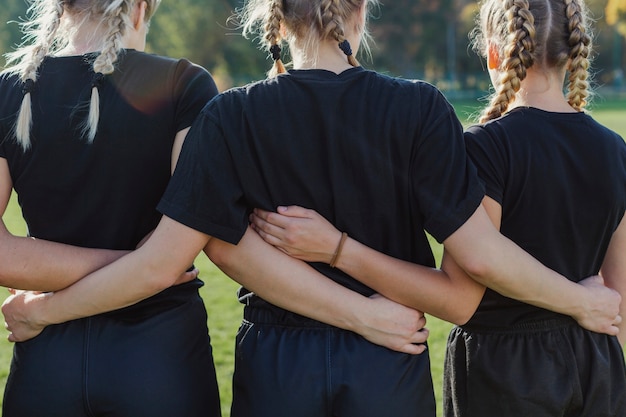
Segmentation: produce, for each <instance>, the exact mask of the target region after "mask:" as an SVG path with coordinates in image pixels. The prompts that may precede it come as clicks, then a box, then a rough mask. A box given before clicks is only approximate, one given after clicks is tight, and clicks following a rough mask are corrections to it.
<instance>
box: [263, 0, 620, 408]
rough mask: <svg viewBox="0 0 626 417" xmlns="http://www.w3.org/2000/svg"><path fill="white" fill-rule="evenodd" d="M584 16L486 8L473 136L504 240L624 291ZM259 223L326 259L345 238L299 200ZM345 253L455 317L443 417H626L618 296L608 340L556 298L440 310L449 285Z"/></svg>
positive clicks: (347, 260) (549, 5)
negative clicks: (484, 71)
mask: <svg viewBox="0 0 626 417" xmlns="http://www.w3.org/2000/svg"><path fill="white" fill-rule="evenodd" d="M585 10H586V9H585V5H584V3H583V2H582V1H566V2H561V1H539V0H534V1H530V2H527V1H509V2H502V1H495V0H494V1H492V0H487V1H485V2H483V3H482V5H481V13H480V22H479V26H478V29H477V31H475V32H474V33H475V34H476V35H477V37H476V42H475V45H476V47H477V50H478V51H479V52H480V53H481V54H483V55H484V56H485V57H486V59H487V62H488V67H489V69H490V75H491V77H492V80H493V82H494V85H495V86H496V90H497V92H496V94H495V95H494V97H493V99H492V102H491V104H490V106H489V107H488V108H487V109H486V110H485V112H484V113H483V114H484V116H483V118H482V122H483V123H484V124H482V125H478V126H474V127H472V128H470V129H469V130H468V132H467V133H466V139H467V146H468V150H469V155H470V157H471V159H472V160H473V161H474V162H475V164H476V165H477V167H478V171H479V175H480V176H481V178H483V179H484V181H485V183H486V188H487V197H486V198H485V200H484V202H483V205H484V207H485V209H486V211H487V212H488V214H489V216H490V217H491V219H492V221H493V223H494V224H495V225H496V226H497V227H498V228H500V229H501V231H502V233H503V234H504V235H505V236H507V237H509V238H511V239H512V240H513V241H515V242H517V243H519V245H520V246H521V247H522V248H523V249H525V250H527V251H528V252H529V253H531V254H532V255H534V256H535V257H536V258H537V259H539V260H540V261H541V262H542V263H544V264H545V265H547V266H549V267H551V268H554V269H555V270H556V271H559V272H561V273H562V274H564V275H566V276H568V277H570V279H571V280H572V281H574V282H579V281H581V280H582V279H583V278H585V277H586V276H588V275H592V274H597V273H599V272H601V274H602V276H603V278H604V280H605V282H606V284H607V285H609V286H610V287H612V288H615V289H616V290H618V291H619V293H620V294H621V295H622V296H624V294H626V258H625V257H624V256H623V253H624V250H625V248H626V225H625V224H624V223H625V222H624V220H623V216H624V210H625V207H626V187H624V185H625V184H626V146H625V144H624V141H623V139H622V138H620V137H619V136H618V135H616V134H615V133H614V132H611V131H609V130H608V129H606V128H605V127H603V126H601V125H599V124H598V123H596V122H595V121H594V120H593V119H592V118H591V117H590V116H589V115H586V114H585V113H583V112H582V109H583V108H584V105H585V102H586V97H587V96H588V94H589V93H588V91H587V89H588V85H587V81H586V79H587V77H588V68H589V61H588V56H589V54H590V48H591V46H590V40H591V38H590V35H589V28H588V27H587V21H586V14H585ZM566 72H568V73H569V74H570V75H569V92H568V94H567V96H565V95H564V94H563V92H562V85H563V83H564V78H565V74H566ZM590 173H593V175H590ZM572 180H574V181H573V182H572ZM253 221H254V224H255V227H256V229H257V230H258V231H259V233H260V234H261V235H262V236H263V237H264V238H265V239H266V240H267V241H268V242H270V243H272V244H275V245H277V246H278V247H279V248H281V249H282V250H284V251H285V252H287V253H289V254H291V255H293V256H297V257H298V258H300V259H305V260H308V261H322V262H330V260H329V259H331V257H332V254H333V253H334V252H333V251H334V248H335V245H336V242H337V240H338V239H339V235H340V232H339V231H337V230H336V229H335V228H334V227H332V226H331V225H330V224H329V223H328V222H326V221H325V220H324V219H323V218H321V217H320V216H319V215H318V214H317V213H315V212H313V211H311V210H305V209H303V208H301V207H280V208H279V213H278V214H276V213H268V212H264V211H261V210H257V211H256V215H255V216H253ZM444 243H445V242H444ZM340 255H341V256H340V258H339V259H335V262H336V266H337V267H338V268H342V269H343V270H344V271H346V272H348V273H350V274H351V275H353V276H354V277H357V278H358V279H360V280H361V281H363V282H365V283H367V284H369V285H372V286H373V287H374V288H375V289H377V290H378V291H380V292H381V293H383V294H385V295H386V296H388V297H390V298H392V299H394V300H396V301H401V302H403V303H406V304H407V305H411V306H413V307H415V308H420V309H423V310H424V311H426V312H432V313H433V314H435V315H438V316H439V317H442V318H445V319H447V320H450V321H453V322H455V323H457V324H461V326H459V327H456V328H455V329H454V330H453V331H452V333H451V335H450V340H449V346H448V352H447V359H446V374H445V380H444V381H445V400H444V405H445V409H446V410H445V414H446V415H447V416H496V415H498V416H501V415H506V416H529V415H533V416H556V415H559V416H570V415H571V416H580V415H594V416H596V415H603V416H609V415H610V416H622V415H626V404H625V399H626V391H625V389H626V388H625V385H626V372H625V370H624V358H623V353H622V351H621V349H620V345H622V346H623V345H624V343H626V331H625V330H624V324H623V322H622V321H621V319H620V318H619V317H620V316H624V313H625V309H626V306H625V304H624V303H622V306H621V311H620V314H619V316H618V317H617V320H615V322H614V323H613V324H614V325H615V326H614V327H613V329H612V330H613V332H609V333H610V334H612V335H615V330H619V333H617V337H613V336H607V335H603V334H598V333H593V332H590V331H586V330H583V329H582V328H581V327H579V326H578V325H576V323H575V322H573V321H571V320H569V319H568V318H566V317H563V316H562V315H559V314H556V313H554V312H552V311H549V310H550V309H552V308H553V306H550V305H548V306H545V307H546V309H541V308H537V307H533V306H531V305H529V304H526V303H523V302H522V301H523V300H522V301H516V300H513V299H511V298H507V297H505V296H503V295H501V294H499V293H498V292H496V291H493V290H491V289H487V290H486V293H485V294H484V296H483V295H482V293H480V297H476V295H477V293H476V292H474V293H472V292H468V291H462V288H461V287H458V286H457V287H456V288H458V289H459V290H460V291H454V290H453V291H451V292H449V293H448V298H447V301H446V302H440V303H439V305H436V303H435V301H437V300H439V299H440V297H441V293H439V296H438V297H439V298H438V297H437V294H432V293H431V292H429V289H430V288H432V287H433V285H426V284H428V283H427V282H424V281H423V280H419V279H418V278H417V274H416V272H415V271H413V272H411V268H410V265H402V264H401V263H399V262H397V261H392V260H390V259H386V258H385V257H384V256H382V255H381V254H380V253H372V251H371V249H369V248H366V247H363V246H362V245H361V244H359V243H358V242H355V241H354V240H351V239H350V240H347V241H346V243H345V245H344V247H343V250H342V252H341V254H340ZM394 262H395V263H394ZM442 268H443V269H444V270H445V271H446V272H447V273H448V275H449V276H450V277H449V279H450V280H454V277H455V276H457V275H459V274H462V273H463V272H462V270H460V269H459V268H458V266H457V265H456V264H455V263H454V261H453V260H452V258H451V257H450V256H449V253H446V256H444V260H443V265H442ZM377 274H378V276H377ZM384 274H387V275H389V276H393V277H395V278H396V279H395V282H399V279H400V278H401V277H402V276H405V277H406V278H405V281H404V283H405V287H404V288H402V287H400V286H399V285H396V286H395V287H393V286H392V284H391V282H390V281H391V280H387V282H383V280H382V279H381V278H380V275H384ZM459 276H460V275H459ZM411 279H412V281H413V282H411ZM563 298H564V300H565V301H566V302H572V303H573V302H575V300H573V299H572V300H568V299H567V297H565V296H563ZM433 300H434V301H433ZM454 306H460V308H459V307H457V308H456V310H457V311H458V310H463V306H467V309H466V314H465V315H459V314H452V313H451V310H455V307H454ZM472 306H473V309H472V308H471V307H472ZM556 311H558V310H556ZM579 324H581V325H583V326H584V325H585V323H584V322H580V320H579ZM591 330H596V329H593V328H591ZM504 364H506V365H504ZM536 381H542V383H541V384H540V386H539V385H537V384H536Z"/></svg>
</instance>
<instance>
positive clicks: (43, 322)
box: [30, 292, 57, 328]
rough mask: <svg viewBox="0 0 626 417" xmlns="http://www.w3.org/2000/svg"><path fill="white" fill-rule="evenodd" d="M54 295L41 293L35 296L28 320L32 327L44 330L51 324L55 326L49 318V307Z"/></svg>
mask: <svg viewBox="0 0 626 417" xmlns="http://www.w3.org/2000/svg"><path fill="white" fill-rule="evenodd" d="M53 295H54V293H52V292H49V293H42V294H39V295H38V296H37V299H36V301H35V300H33V301H35V302H33V303H32V308H31V310H30V320H31V323H32V325H33V326H34V327H40V328H44V327H46V326H49V325H51V324H57V323H56V322H55V321H54V320H53V319H52V317H51V315H50V311H51V308H50V307H51V305H52V298H53Z"/></svg>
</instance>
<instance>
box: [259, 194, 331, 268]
mask: <svg viewBox="0 0 626 417" xmlns="http://www.w3.org/2000/svg"><path fill="white" fill-rule="evenodd" d="M250 222H251V226H252V228H253V229H254V230H255V231H256V232H257V233H258V234H259V235H260V236H261V237H262V238H263V240H265V241H266V242H267V243H269V244H270V245H272V246H275V247H277V248H278V249H280V250H281V251H283V252H285V253H286V254H287V255H289V256H291V257H293V258H297V259H300V260H303V261H307V262H324V263H330V261H331V260H332V258H333V254H334V252H335V249H336V248H337V244H338V243H339V240H340V239H341V232H340V231H339V230H337V229H336V228H335V227H334V226H333V225H332V224H331V223H330V222H329V221H328V220H326V219H325V218H324V217H322V216H320V215H319V214H318V213H317V212H316V211H315V210H310V209H305V208H303V207H299V206H289V207H278V212H277V213H272V212H268V211H265V210H261V209H255V210H254V212H253V213H252V214H251V215H250Z"/></svg>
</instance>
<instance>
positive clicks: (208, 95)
mask: <svg viewBox="0 0 626 417" xmlns="http://www.w3.org/2000/svg"><path fill="white" fill-rule="evenodd" d="M174 90H175V91H174V95H175V97H177V100H178V103H177V106H176V114H175V120H176V131H177V132H179V131H181V130H183V129H185V128H188V127H189V126H191V124H192V123H193V121H194V120H195V118H196V116H197V115H198V114H199V113H200V111H201V110H202V108H203V107H204V106H205V105H206V104H207V102H208V101H209V100H211V99H212V98H213V97H215V96H216V95H217V93H218V91H217V86H216V85H215V81H214V80H213V78H212V77H211V76H210V75H209V73H208V72H207V71H206V70H205V69H204V68H202V67H200V66H198V65H195V64H192V63H191V62H189V61H187V60H186V59H181V60H180V61H179V62H178V65H177V67H176V75H175V85H174Z"/></svg>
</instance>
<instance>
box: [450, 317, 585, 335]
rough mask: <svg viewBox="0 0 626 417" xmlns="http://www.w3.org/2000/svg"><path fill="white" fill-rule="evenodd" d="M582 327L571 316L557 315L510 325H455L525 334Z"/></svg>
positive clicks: (483, 331)
mask: <svg viewBox="0 0 626 417" xmlns="http://www.w3.org/2000/svg"><path fill="white" fill-rule="evenodd" d="M572 327H580V326H579V324H578V323H577V322H576V320H574V319H573V318H571V317H568V316H563V317H555V318H550V319H542V320H532V321H525V322H520V323H516V324H513V325H510V326H506V327H502V326H488V325H483V324H471V323H470V324H464V325H462V326H455V328H457V329H461V330H463V331H467V332H472V333H497V334H524V333H540V332H551V331H554V330H562V329H564V328H572Z"/></svg>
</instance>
